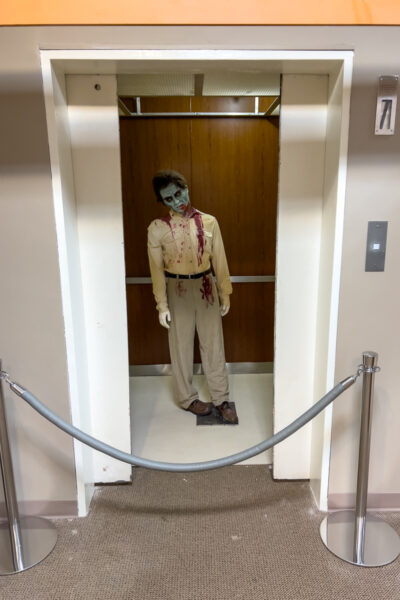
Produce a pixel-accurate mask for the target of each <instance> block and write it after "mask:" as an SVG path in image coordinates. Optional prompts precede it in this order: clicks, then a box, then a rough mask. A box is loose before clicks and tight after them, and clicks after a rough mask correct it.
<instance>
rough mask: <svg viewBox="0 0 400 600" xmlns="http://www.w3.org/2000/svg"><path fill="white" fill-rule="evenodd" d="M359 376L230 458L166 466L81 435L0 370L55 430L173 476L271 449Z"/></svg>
mask: <svg viewBox="0 0 400 600" xmlns="http://www.w3.org/2000/svg"><path fill="white" fill-rule="evenodd" d="M359 374H360V370H359V371H358V372H357V374H356V375H351V376H350V377H347V378H346V379H344V380H343V381H340V382H339V383H338V384H337V385H335V387H333V388H332V389H331V390H330V391H329V392H328V393H327V394H325V395H324V396H323V397H322V398H321V399H320V400H319V401H318V402H316V403H315V404H314V405H313V406H312V407H311V408H309V409H308V410H307V411H306V412H304V413H303V414H301V415H300V416H299V417H298V418H297V419H295V420H294V421H293V422H292V423H290V425H288V426H287V427H285V428H284V429H281V431H278V432H277V433H275V434H274V435H273V436H272V437H270V438H268V439H267V440H264V441H263V442H260V443H259V444H256V445H255V446H252V447H251V448H247V449H246V450H242V451H241V452H237V453H236V454H231V455H230V456H225V457H223V458H218V459H215V460H208V461H204V462H195V463H168V462H160V461H156V460H149V459H147V458H141V457H139V456H135V455H133V454H128V453H126V452H122V450H118V449H117V448H114V447H113V446H109V445H108V444H105V443H104V442H102V441H100V440H98V439H96V438H94V437H92V436H91V435H89V434H87V433H85V432H84V431H82V430H80V429H78V428H77V427H74V426H73V425H71V424H69V423H67V422H66V421H64V420H63V419H61V417H59V416H58V415H56V414H55V413H54V412H52V411H51V410H50V409H49V408H48V407H47V406H46V405H45V404H43V403H42V402H41V401H40V400H39V399H38V398H36V397H35V396H34V395H33V394H31V392H29V391H28V390H26V389H24V388H23V387H22V386H21V385H19V384H17V383H15V382H14V381H12V380H11V379H10V377H9V375H8V374H7V373H5V372H4V371H0V377H1V378H2V379H4V380H5V381H6V382H7V383H8V384H9V386H10V388H11V390H12V391H13V392H14V393H15V394H17V395H18V396H20V397H21V398H22V399H23V400H25V401H26V402H27V403H28V404H30V406H31V407H32V408H33V409H34V410H36V411H37V412H38V413H39V414H41V415H42V416H43V417H44V418H45V419H47V420H48V421H50V422H51V423H53V424H54V425H56V427H59V429H61V430H62V431H64V432H65V433H67V434H68V435H71V436H72V437H74V438H76V439H77V440H79V441H81V442H83V443H84V444H86V445H87V446H90V447H92V448H94V449H95V450H98V451H99V452H103V453H104V454H108V456H111V457H112V458H116V459H117V460H121V461H123V462H126V463H128V464H131V465H135V466H138V467H144V468H146V469H154V470H158V471H171V472H175V473H187V472H193V471H207V470H209V469H218V468H221V467H226V466H228V465H233V464H235V463H238V462H242V461H243V460H246V459H247V458H252V457H253V456H257V454H260V453H261V452H264V451H265V450H268V449H269V448H272V446H275V445H276V444H279V443H280V442H282V441H283V440H285V439H286V438H287V437H289V436H290V435H292V434H293V433H295V432H296V431H297V430H298V429H300V428H301V427H303V426H304V425H306V424H307V423H308V422H309V421H311V419H313V418H314V417H315V416H316V415H318V414H319V413H320V412H321V411H322V410H323V409H324V408H326V407H327V406H328V405H329V404H330V403H331V402H333V400H335V398H337V397H338V396H340V394H342V393H343V392H344V391H345V390H346V389H347V388H349V387H350V386H351V385H353V383H354V382H355V381H356V379H357V377H358V376H359Z"/></svg>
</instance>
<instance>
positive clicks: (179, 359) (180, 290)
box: [167, 274, 229, 408]
mask: <svg viewBox="0 0 400 600" xmlns="http://www.w3.org/2000/svg"><path fill="white" fill-rule="evenodd" d="M167 296H168V307H169V310H170V313H171V324H170V329H169V330H168V342H169V351H170V356H171V364H172V374H173V379H174V384H175V392H176V396H177V400H178V403H179V405H180V406H181V407H182V408H187V407H188V406H189V405H190V404H191V403H192V402H193V400H196V399H198V398H199V395H198V392H197V390H196V389H195V388H194V387H193V385H192V381H193V353H194V334H195V329H197V334H198V337H199V343H200V354H201V362H202V364H203V370H204V374H205V376H206V380H207V385H208V389H209V392H210V396H211V401H212V402H213V404H214V405H215V406H218V405H219V404H222V402H224V401H225V400H227V401H229V384H228V372H227V369H226V364H225V351H224V339H223V333H222V321H221V314H220V306H219V300H218V293H217V289H216V286H215V283H214V279H213V277H212V275H211V274H210V275H205V276H203V277H200V278H199V279H173V278H169V277H168V278H167Z"/></svg>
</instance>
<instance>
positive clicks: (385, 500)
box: [328, 494, 400, 511]
mask: <svg viewBox="0 0 400 600" xmlns="http://www.w3.org/2000/svg"><path fill="white" fill-rule="evenodd" d="M355 505H356V495H355V494H329V496H328V510H340V509H351V508H354V507H355ZM367 506H368V510H382V511H383V510H388V511H398V510H399V511H400V494H368V500H367Z"/></svg>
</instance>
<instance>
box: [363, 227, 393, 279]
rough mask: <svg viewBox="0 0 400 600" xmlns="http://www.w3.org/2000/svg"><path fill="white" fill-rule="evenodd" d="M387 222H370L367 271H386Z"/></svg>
mask: <svg viewBox="0 0 400 600" xmlns="http://www.w3.org/2000/svg"><path fill="white" fill-rule="evenodd" d="M387 228H388V222H387V221H369V222H368V236H367V250H366V256H365V270H366V271H384V270H385V256H386V238H387Z"/></svg>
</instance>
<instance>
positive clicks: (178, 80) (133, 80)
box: [117, 73, 195, 96]
mask: <svg viewBox="0 0 400 600" xmlns="http://www.w3.org/2000/svg"><path fill="white" fill-rule="evenodd" d="M194 91H195V90H194V76H193V75H191V74H186V73H158V74H157V73H142V74H140V73H136V74H134V75H118V76H117V92H118V95H119V96H194Z"/></svg>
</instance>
